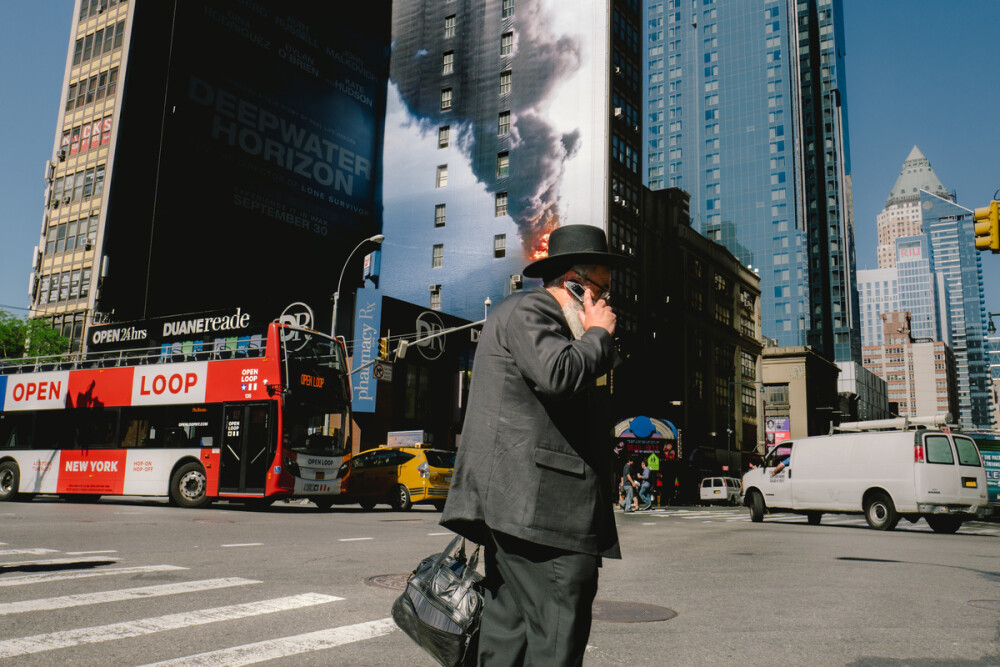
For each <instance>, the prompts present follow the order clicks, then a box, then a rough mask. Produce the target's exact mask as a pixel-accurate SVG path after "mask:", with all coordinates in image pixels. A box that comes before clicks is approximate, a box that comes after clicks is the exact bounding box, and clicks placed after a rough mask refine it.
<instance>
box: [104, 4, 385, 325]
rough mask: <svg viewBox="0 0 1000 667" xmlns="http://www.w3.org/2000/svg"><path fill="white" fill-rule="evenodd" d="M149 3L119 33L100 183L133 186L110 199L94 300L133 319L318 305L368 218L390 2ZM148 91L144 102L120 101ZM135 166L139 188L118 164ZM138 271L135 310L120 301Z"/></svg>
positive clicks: (374, 188)
mask: <svg viewBox="0 0 1000 667" xmlns="http://www.w3.org/2000/svg"><path fill="white" fill-rule="evenodd" d="M144 4H145V5H149V4H150V3H144ZM152 5H159V7H155V6H154V7H146V6H142V7H140V6H138V5H137V6H136V9H135V20H134V23H133V32H132V36H131V39H130V50H129V67H128V71H127V77H126V81H125V96H124V102H123V107H122V117H123V122H122V128H121V133H120V135H119V139H118V142H119V144H120V147H121V149H122V150H121V152H120V154H119V155H118V156H117V157H116V163H115V173H114V178H113V179H112V180H113V187H114V186H115V185H116V184H118V183H119V181H118V178H119V177H121V178H122V182H124V183H126V184H127V185H126V187H128V186H129V185H132V184H133V183H132V182H134V184H135V185H136V186H137V187H135V188H131V189H132V193H129V194H123V193H121V192H115V193H113V194H112V198H111V203H110V208H109V221H108V226H109V244H110V245H109V249H108V255H109V256H110V269H111V270H110V273H109V276H108V281H107V282H109V283H113V285H109V288H111V292H109V294H108V295H107V297H106V298H110V297H111V296H112V295H117V296H118V297H119V298H118V299H117V302H116V303H114V304H106V303H102V309H103V310H104V311H110V309H111V307H112V305H113V306H114V307H115V308H116V310H117V314H122V310H125V311H128V312H127V314H126V317H131V318H146V317H155V316H162V315H169V314H174V313H187V312H196V311H200V310H207V309H213V308H224V307H227V305H229V304H231V303H232V302H233V297H234V294H238V295H240V300H241V302H243V303H245V304H247V307H248V308H253V309H254V310H255V311H259V312H260V313H261V314H262V315H263V316H264V317H265V318H266V317H273V316H277V315H278V313H280V311H281V308H282V307H284V305H286V304H288V303H290V302H292V301H302V302H304V303H306V304H307V305H308V306H309V307H311V308H312V309H313V311H314V312H317V313H327V314H328V313H329V312H330V310H329V298H330V295H331V294H332V293H333V292H334V291H335V290H336V284H335V283H336V281H337V277H338V274H339V270H340V268H341V266H342V265H343V263H344V261H345V260H346V259H347V256H348V254H349V252H350V251H351V249H352V248H353V247H354V246H355V245H357V243H358V242H359V241H361V240H362V239H364V238H366V237H368V236H371V235H373V234H374V233H376V232H377V231H378V230H379V227H380V225H381V205H380V185H379V184H380V182H381V181H380V179H381V174H380V151H381V132H382V116H383V114H384V104H385V83H386V77H387V74H388V37H389V11H390V3H389V2H388V1H376V2H371V3H365V4H364V5H363V6H361V5H356V4H348V5H341V4H335V3H328V2H319V1H310V2H297V3H280V2H275V1H273V0H254V1H252V2H250V1H247V2H214V1H212V2H209V1H208V0H184V1H183V2H180V1H176V2H168V3H152ZM164 47H166V48H164ZM162 54H167V55H166V56H163V55H162ZM158 59H159V60H158ZM161 67H162V71H163V72H165V75H161V77H162V78H160V79H158V80H157V75H158V74H159V73H160V71H161V69H160V68H161ZM164 79H165V80H164ZM147 91H148V92H150V93H153V94H157V93H158V97H157V102H156V104H150V105H149V106H148V108H147V107H144V106H142V105H143V104H145V102H143V101H142V100H141V99H133V98H134V97H135V98H138V97H140V96H139V95H138V93H140V92H147ZM164 91H165V93H164ZM140 118H141V120H139V119H140ZM146 154H152V155H153V156H155V157H154V158H152V159H149V158H146V157H145V156H146ZM147 164H148V167H149V168H150V170H149V171H148V172H147V175H146V178H153V179H154V180H153V182H152V184H151V185H149V186H146V185H145V183H143V182H142V181H141V180H140V179H141V178H142V177H141V176H135V175H134V174H133V173H132V172H134V171H135V170H136V169H144V168H146V167H147ZM147 220H148V221H149V225H150V226H149V229H148V230H142V231H136V230H134V229H133V228H139V229H140V230H141V229H142V227H143V224H144V223H145V221H147ZM125 227H128V228H130V229H133V232H134V233H133V234H132V235H131V239H130V240H131V245H129V246H123V245H122V242H121V239H120V237H121V234H123V233H124V231H122V230H123V228H125ZM112 236H113V237H114V238H115V239H117V240H116V241H115V240H112ZM137 240H138V241H139V242H140V243H141V245H139V246H138V247H136V241H137ZM147 262H148V266H147V265H145V263H147ZM128 269H133V270H131V271H130V270H128ZM139 271H141V274H139V275H135V273H138V272H139ZM137 280H138V281H140V282H141V284H142V285H143V286H144V287H145V290H144V293H143V294H142V295H141V299H139V300H138V303H137V304H136V303H132V302H130V301H129V299H127V298H122V297H121V295H123V294H128V290H127V289H126V288H125V287H124V286H123V283H129V282H134V281H137ZM116 290H117V291H116ZM139 306H141V309H142V312H133V311H134V310H135V309H137V308H138V307H139ZM320 324H323V323H320Z"/></svg>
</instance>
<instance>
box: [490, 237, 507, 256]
mask: <svg viewBox="0 0 1000 667" xmlns="http://www.w3.org/2000/svg"><path fill="white" fill-rule="evenodd" d="M506 255H507V235H506V234H497V235H496V236H494V237H493V256H494V257H505V256H506Z"/></svg>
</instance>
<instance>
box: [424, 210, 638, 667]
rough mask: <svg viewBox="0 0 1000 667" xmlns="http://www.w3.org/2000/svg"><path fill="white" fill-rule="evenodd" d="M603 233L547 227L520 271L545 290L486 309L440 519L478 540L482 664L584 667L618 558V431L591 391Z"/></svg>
mask: <svg viewBox="0 0 1000 667" xmlns="http://www.w3.org/2000/svg"><path fill="white" fill-rule="evenodd" d="M626 261H628V260H627V258H626V257H624V256H621V255H616V254H612V253H609V252H608V247H607V238H606V237H605V235H604V232H603V230H601V229H600V228H598V227H593V226H590V225H568V226H565V227H560V228H558V229H556V230H555V231H553V232H552V234H551V236H550V238H549V254H548V257H546V258H544V259H541V260H538V261H536V262H533V263H531V264H529V265H528V266H527V267H526V268H525V269H524V274H525V275H527V276H529V277H538V278H542V280H543V282H544V286H538V287H535V288H533V289H531V290H527V291H524V292H517V293H514V294H512V295H511V296H509V297H507V298H506V299H504V300H503V301H502V302H501V303H500V304H498V305H497V306H496V307H495V308H494V309H493V311H492V312H491V313H490V316H489V318H488V319H487V321H486V325H485V326H484V327H483V333H482V335H481V336H480V338H479V345H478V349H477V351H476V359H475V364H474V367H473V373H472V384H471V387H470V392H469V405H468V409H467V411H466V419H465V425H464V428H463V432H462V441H461V445H460V446H459V449H458V457H457V461H456V464H455V473H454V477H453V480H452V485H451V491H450V493H449V495H448V501H447V504H446V505H445V509H444V514H443V515H442V519H441V523H442V525H444V526H445V527H447V528H450V529H452V530H454V531H455V532H457V533H459V534H461V535H464V536H465V537H467V538H469V539H471V540H472V541H474V542H477V543H479V544H482V545H484V548H485V550H486V579H485V581H484V584H485V586H486V595H485V606H484V611H483V619H482V630H481V634H480V639H479V656H478V658H479V664H481V665H490V666H493V665H522V664H529V665H545V667H555V666H556V665H577V664H580V663H581V662H582V660H583V653H584V650H585V648H586V645H587V638H588V637H589V636H590V625H591V611H590V610H591V605H592V603H593V600H594V596H595V595H596V593H597V574H598V567H599V566H600V563H601V558H602V557H604V556H606V557H610V558H620V557H621V552H620V550H619V547H618V533H617V530H616V529H615V520H614V514H613V511H612V499H611V497H610V491H611V488H610V487H611V480H612V478H611V476H610V466H611V447H610V440H609V436H610V423H609V421H607V419H600V418H599V416H600V415H602V414H604V413H605V410H604V409H603V408H602V406H601V405H600V401H599V400H598V392H597V391H596V390H595V384H596V382H597V380H598V378H601V377H602V376H604V375H605V374H606V373H607V372H608V371H610V370H611V369H612V368H613V367H614V366H615V365H617V363H618V362H619V358H618V356H617V353H616V352H615V349H614V344H613V341H612V334H614V331H615V315H614V312H613V311H612V310H611V308H610V306H608V299H609V298H610V294H609V289H610V282H611V269H612V268H615V267H618V266H622V265H624V264H625V263H626Z"/></svg>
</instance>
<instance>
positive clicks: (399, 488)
mask: <svg viewBox="0 0 1000 667" xmlns="http://www.w3.org/2000/svg"><path fill="white" fill-rule="evenodd" d="M389 504H390V505H392V509H394V510H402V511H403V512H406V511H408V510H409V509H410V508H411V507H413V501H412V500H410V492H409V490H408V489H407V488H406V487H405V486H403V485H402V484H397V485H396V488H395V489H393V494H392V501H391V502H390V503H389Z"/></svg>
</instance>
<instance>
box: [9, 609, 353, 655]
mask: <svg viewBox="0 0 1000 667" xmlns="http://www.w3.org/2000/svg"><path fill="white" fill-rule="evenodd" d="M338 600H343V598H339V597H336V596H333V595H322V594H320V593H303V594H302V595H291V596H288V597H283V598H275V599H273V600H261V601H260V602H248V603H245V604H234V605H229V606H226V607H215V608H212V609H202V610H200V611H192V612H183V613H180V614H167V615H166V616H154V617H151V618H144V619H140V620H137V621H126V622H124V623H112V624H111V625H98V626H93V627H89V628H79V629H77V630H62V631H59V632H49V633H46V634H41V635H32V636H30V637H22V638H19V639H6V640H0V658H14V657H17V656H20V655H28V654H31V653H42V652H44V651H52V650H54V649H60V648H70V647H72V646H79V645H81V644H99V643H101V642H106V641H111V640H114V639H126V638H128V637H139V636H141V635H149V634H153V633H156V632H163V631H166V630H178V629H181V628H188V627H191V626H196V625H205V624H208V623H216V622H218V621H233V620H237V619H241V618H248V617H250V616H259V615H261V614H273V613H275V612H279V611H289V610H291V609H300V608H302V607H311V606H315V605H320V604H327V603H328V602H336V601H338Z"/></svg>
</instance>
